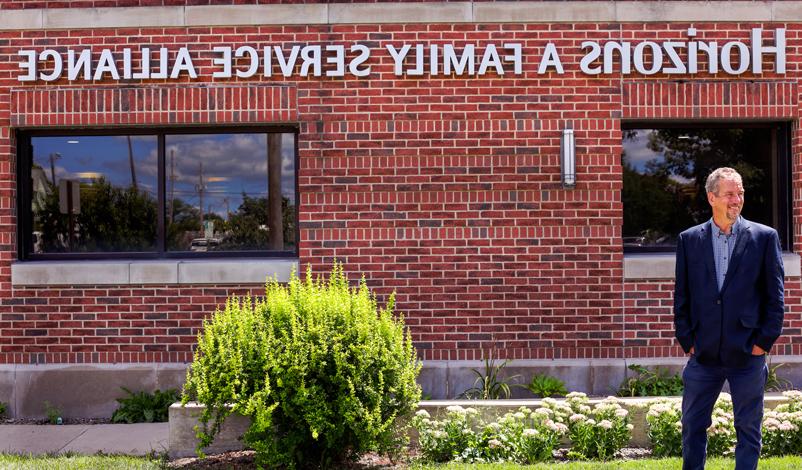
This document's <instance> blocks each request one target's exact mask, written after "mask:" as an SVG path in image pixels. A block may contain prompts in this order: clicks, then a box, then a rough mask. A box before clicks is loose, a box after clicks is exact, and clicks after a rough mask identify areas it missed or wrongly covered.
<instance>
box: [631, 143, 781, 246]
mask: <svg viewBox="0 0 802 470" xmlns="http://www.w3.org/2000/svg"><path fill="white" fill-rule="evenodd" d="M776 138H777V137H776V130H775V129H774V128H772V127H741V128H715V127H714V128H679V127H674V128H660V129H645V128H639V129H627V130H624V131H623V154H622V166H623V183H624V186H623V194H622V200H623V205H624V229H623V236H624V247H625V249H633V248H634V249H637V248H644V247H645V248H657V249H660V248H662V249H667V250H668V249H673V247H674V246H675V244H676V237H677V235H678V234H679V233H680V232H681V231H683V230H685V229H686V228H689V227H691V226H693V225H696V224H699V223H702V222H704V221H705V220H708V219H709V218H710V216H711V214H710V206H709V204H708V202H707V193H706V192H705V189H704V185H705V181H706V179H707V175H708V174H710V172H712V171H713V170H714V169H716V168H719V167H722V166H729V167H732V168H735V169H736V170H737V171H738V172H739V173H740V174H741V175H742V176H743V179H744V189H745V191H746V203H745V205H744V210H743V215H744V217H746V218H748V219H751V220H754V221H756V222H760V223H763V224H766V225H770V226H776V223H777V217H778V216H779V215H778V214H779V208H778V201H777V197H778V195H779V194H780V193H781V192H782V191H780V190H779V189H778V188H777V187H776V186H775V184H774V180H773V175H774V174H775V173H776V171H777V167H778V163H777V159H778V157H777V151H776Z"/></svg>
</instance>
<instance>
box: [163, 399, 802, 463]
mask: <svg viewBox="0 0 802 470" xmlns="http://www.w3.org/2000/svg"><path fill="white" fill-rule="evenodd" d="M550 401H553V402H554V403H555V405H550V406H557V405H564V404H565V401H566V400H563V399H557V400H424V401H421V402H420V403H419V405H418V409H419V410H426V411H427V412H428V413H429V415H430V416H429V419H432V420H435V419H442V418H443V417H444V416H446V415H447V413H448V407H450V406H461V407H462V408H464V409H467V408H473V409H475V410H476V413H477V415H476V417H473V418H472V419H478V418H481V420H483V422H485V423H491V422H494V421H496V420H497V419H498V418H499V417H502V416H503V415H505V414H507V413H510V412H512V413H515V412H517V411H519V409H520V408H521V407H526V408H529V409H530V410H532V411H534V410H536V409H537V408H541V407H542V406H543V405H544V404H546V405H548V403H549V402H550ZM603 401H604V400H601V399H589V400H588V401H587V403H586V404H585V406H588V407H590V408H594V407H595V406H597V405H598V404H599V403H602V402H603ZM617 402H618V404H619V406H620V407H621V408H622V409H625V410H627V411H628V415H627V417H628V420H629V424H631V425H633V428H632V431H631V437H630V439H629V442H628V443H625V446H627V447H644V448H646V447H651V448H652V449H653V452H654V451H656V450H657V449H658V448H659V446H658V445H657V443H663V446H664V447H666V448H667V450H664V451H660V450H657V452H662V453H661V454H660V455H666V456H668V455H679V451H680V440H679V438H678V437H675V439H674V440H673V441H671V440H670V439H669V438H668V436H665V437H660V436H655V437H652V438H650V436H649V433H650V432H656V431H650V430H651V429H652V428H650V427H649V426H648V425H647V415H648V411H649V410H650V409H654V406H656V405H659V404H674V406H675V407H676V412H675V413H674V414H673V415H666V416H664V417H663V418H661V419H663V420H664V421H666V422H668V423H671V425H672V426H674V428H675V429H674V430H673V431H672V430H670V429H669V431H671V432H676V434H675V436H678V435H679V432H680V428H679V425H678V424H676V423H678V422H679V416H680V415H679V403H680V398H679V397H670V398H657V399H656V398H618V399H617ZM800 403H802V393H800V392H786V393H785V394H783V395H780V394H768V395H767V396H766V400H765V406H766V415H765V419H764V437H763V441H764V453H766V455H781V454H782V453H787V451H785V450H783V449H786V448H793V449H797V450H795V451H794V453H800V454H802V451H800V450H799V449H800V448H801V447H802V444H794V445H793V447H789V446H784V444H783V443H784V442H796V441H793V439H791V440H787V439H786V436H787V435H793V436H795V437H794V438H795V439H802V433H799V432H798V431H799V430H800V429H802V421H800V418H802V405H800ZM569 406H570V405H569ZM200 408H202V406H198V405H191V406H190V405H188V406H187V407H186V408H184V407H182V406H181V405H180V404H176V405H173V406H172V407H171V409H170V455H171V456H174V457H177V456H189V455H193V454H194V453H195V448H196V446H197V444H198V441H197V438H196V437H195V432H194V431H193V430H192V428H193V426H196V425H197V424H198V419H197V416H198V414H199V413H200V411H198V410H199V409H200ZM664 408H665V407H664ZM579 411H582V410H579ZM781 413H782V414H781ZM794 413H796V414H794ZM655 414H658V413H655ZM193 415H194V416H193ZM792 415H793V416H792ZM234 417H235V416H230V417H229V419H228V420H226V422H225V423H224V424H223V427H222V429H221V434H219V435H218V436H217V438H216V439H215V441H214V446H215V447H214V449H222V448H225V449H241V448H242V442H241V441H238V440H237V436H239V435H241V434H242V432H243V431H244V430H245V429H247V427H248V425H247V421H242V420H243V419H245V418H242V417H237V418H239V420H237V419H231V418H234ZM586 417H587V415H586ZM569 418H570V416H569ZM779 418H782V419H779ZM592 419H594V420H595V418H592ZM601 421H603V420H601ZM785 421H787V422H788V423H785ZM597 423H598V421H597ZM789 424H791V425H793V426H789ZM794 426H795V427H794ZM230 428H231V429H230ZM775 428H776V429H775ZM532 429H534V428H532ZM767 432H771V433H772V434H767ZM780 432H783V433H786V436H781V435H779V434H778V433H780ZM410 437H411V438H412V440H413V443H414V441H416V440H417V439H418V433H417V432H416V431H415V429H414V428H411V436H410ZM671 442H673V444H671ZM569 445H570V439H569V436H568V434H565V435H563V436H562V437H561V442H560V446H569ZM671 449H674V450H671ZM772 449H776V450H772ZM210 450H211V449H210Z"/></svg>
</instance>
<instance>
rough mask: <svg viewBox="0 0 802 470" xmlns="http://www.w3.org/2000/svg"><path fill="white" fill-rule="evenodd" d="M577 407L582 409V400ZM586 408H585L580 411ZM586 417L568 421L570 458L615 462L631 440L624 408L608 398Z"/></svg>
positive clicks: (571, 417)
mask: <svg viewBox="0 0 802 470" xmlns="http://www.w3.org/2000/svg"><path fill="white" fill-rule="evenodd" d="M585 400H587V398H585ZM575 403H577V404H578V405H579V407H581V406H582V405H581V400H575ZM587 408H588V406H587V405H585V407H584V408H581V409H582V410H586V409H587ZM586 413H587V414H585V413H576V414H573V415H571V416H570V417H569V424H568V426H569V434H568V435H569V437H570V438H571V451H570V452H569V453H568V455H569V456H571V457H575V458H579V459H601V460H607V459H610V458H612V457H613V456H615V454H617V453H618V452H619V451H620V450H621V449H622V448H623V447H624V445H626V443H627V442H629V439H630V437H632V428H633V426H632V425H631V424H630V423H629V412H628V411H627V410H625V409H624V408H622V407H621V405H620V404H619V402H618V399H617V398H615V397H607V398H605V399H604V400H603V401H602V402H601V403H598V404H597V405H596V406H595V407H593V408H592V409H591V410H590V411H587V412H586Z"/></svg>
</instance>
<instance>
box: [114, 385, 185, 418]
mask: <svg viewBox="0 0 802 470" xmlns="http://www.w3.org/2000/svg"><path fill="white" fill-rule="evenodd" d="M120 388H122V389H123V391H125V393H127V394H128V396H127V397H125V398H118V399H117V403H119V404H120V406H119V407H118V408H117V409H116V410H115V411H114V414H112V415H111V422H112V423H129V424H130V423H163V422H165V421H167V417H168V411H169V409H170V405H172V404H173V403H175V402H176V401H177V400H178V391H177V390H173V389H169V390H165V391H161V390H156V391H155V392H154V393H152V394H151V393H148V392H145V391H141V392H136V393H134V392H132V391H131V390H128V389H127V388H125V387H120Z"/></svg>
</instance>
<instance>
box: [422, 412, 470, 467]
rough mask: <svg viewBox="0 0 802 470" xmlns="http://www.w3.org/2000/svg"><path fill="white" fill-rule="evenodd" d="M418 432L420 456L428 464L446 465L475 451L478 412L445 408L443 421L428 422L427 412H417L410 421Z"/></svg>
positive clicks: (429, 418) (430, 418) (429, 417)
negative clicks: (469, 450) (440, 463)
mask: <svg viewBox="0 0 802 470" xmlns="http://www.w3.org/2000/svg"><path fill="white" fill-rule="evenodd" d="M412 426H413V427H415V429H416V430H417V431H418V444H419V446H420V452H421V456H422V457H423V459H424V460H427V461H431V462H448V461H450V460H453V459H456V458H458V457H460V456H462V455H463V453H464V452H465V450H466V449H471V448H475V447H476V443H477V441H478V439H479V436H478V435H477V433H476V432H475V431H474V429H476V428H480V427H482V426H483V425H482V420H481V418H480V417H479V412H478V411H476V409H474V408H463V407H461V406H449V407H448V408H447V409H446V414H445V416H444V417H443V419H439V420H438V419H432V417H431V416H430V415H429V412H427V411H426V410H419V411H418V412H417V413H415V416H414V417H413V418H412Z"/></svg>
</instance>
